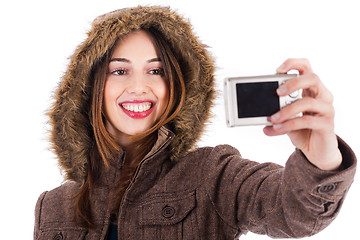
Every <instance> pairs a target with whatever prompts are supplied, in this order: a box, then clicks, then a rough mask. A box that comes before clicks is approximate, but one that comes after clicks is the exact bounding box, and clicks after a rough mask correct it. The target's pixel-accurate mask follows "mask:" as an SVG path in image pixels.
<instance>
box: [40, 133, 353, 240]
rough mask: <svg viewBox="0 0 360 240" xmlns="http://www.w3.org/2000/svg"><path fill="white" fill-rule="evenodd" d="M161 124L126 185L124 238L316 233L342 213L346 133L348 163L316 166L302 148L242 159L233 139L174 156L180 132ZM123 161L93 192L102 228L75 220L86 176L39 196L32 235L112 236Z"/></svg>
mask: <svg viewBox="0 0 360 240" xmlns="http://www.w3.org/2000/svg"><path fill="white" fill-rule="evenodd" d="M159 132H160V134H159V135H160V137H159V140H158V143H157V144H156V146H155V148H154V149H153V151H152V152H151V153H150V154H149V155H148V156H147V157H146V158H145V159H144V160H143V161H142V163H141V165H140V166H139V168H138V170H137V174H136V177H135V179H134V181H133V183H132V184H131V186H130V187H129V188H128V189H127V192H126V193H125V196H124V200H123V203H122V205H121V209H120V210H119V219H118V222H117V224H118V235H119V239H129V240H133V239H235V238H236V237H238V236H240V235H241V234H244V233H246V232H247V231H252V232H254V233H259V234H267V235H269V236H271V237H281V238H288V237H304V236H310V235H313V234H315V233H317V232H319V231H320V230H322V229H323V228H325V227H326V226H327V225H328V224H330V222H331V221H332V220H333V219H334V218H335V216H336V215H337V214H338V212H339V210H340V207H341V205H342V203H343V201H344V197H345V195H346V193H347V191H348V189H349V187H350V185H351V183H352V181H353V176H354V173H355V166H356V160H355V156H354V154H353V152H352V151H351V150H350V148H349V147H348V146H347V145H346V144H345V143H344V142H343V141H342V140H340V139H339V146H340V149H341V152H342V154H343V157H344V163H343V166H342V168H343V170H341V171H333V172H328V171H322V170H319V169H318V168H316V167H314V166H313V165H312V164H311V163H309V162H308V161H307V160H306V158H305V157H304V155H303V154H302V153H301V152H300V151H295V152H294V153H293V154H292V155H291V157H290V158H289V160H288V161H287V163H286V167H285V168H283V167H281V166H279V165H276V164H273V163H264V164H259V163H256V162H252V161H249V160H247V159H244V158H242V157H241V155H240V154H239V152H238V151H237V150H236V149H234V148H232V147H230V146H227V145H221V146H217V147H215V148H210V147H208V148H200V149H197V150H196V151H193V152H191V153H189V154H188V155H187V156H186V157H184V158H183V159H182V160H181V161H179V162H177V163H174V162H173V161H171V160H170V159H169V152H168V145H169V143H170V142H171V140H172V138H173V137H174V135H173V134H172V133H171V132H170V131H168V130H167V129H166V128H162V129H161V130H160V131H159ZM121 161H122V158H121V157H120V158H119V162H118V165H117V166H116V165H114V166H112V167H110V168H108V169H107V170H106V171H105V172H104V173H103V176H102V181H101V183H99V184H98V186H96V188H95V190H94V192H93V198H92V203H93V206H92V209H93V213H94V219H95V222H96V223H97V224H98V226H97V228H96V229H94V230H87V229H83V228H81V227H79V226H77V225H76V223H75V222H74V221H73V208H74V202H73V200H72V199H71V196H72V195H74V194H75V193H76V191H77V189H78V188H79V186H80V184H78V183H75V182H66V183H64V184H63V185H62V186H60V187H58V188H56V189H54V190H52V191H50V192H44V193H43V194H42V195H41V196H40V198H39V200H38V203H37V205H36V219H35V233H34V238H35V239H46V240H48V239H94V240H95V239H96V240H98V239H106V234H107V232H108V228H109V224H110V222H111V216H110V213H109V211H110V210H109V205H108V199H109V196H110V195H111V191H110V188H111V184H112V183H113V182H114V181H115V179H116V178H117V177H119V168H120V167H121ZM56 237H58V238H56Z"/></svg>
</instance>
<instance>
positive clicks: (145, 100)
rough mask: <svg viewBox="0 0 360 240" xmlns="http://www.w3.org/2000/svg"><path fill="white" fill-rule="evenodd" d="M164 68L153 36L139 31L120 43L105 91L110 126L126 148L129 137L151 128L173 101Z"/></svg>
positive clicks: (108, 74)
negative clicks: (170, 100)
mask: <svg viewBox="0 0 360 240" xmlns="http://www.w3.org/2000/svg"><path fill="white" fill-rule="evenodd" d="M163 72H164V71H163V67H162V63H161V62H160V59H159V57H158V55H157V53H156V50H155V46H154V44H153V42H152V40H151V38H150V36H149V35H148V34H147V33H146V32H145V31H135V32H132V33H130V34H129V35H127V36H126V37H125V38H124V39H122V40H121V41H119V42H118V44H117V45H116V46H115V49H114V52H113V54H112V56H111V60H110V63H109V66H108V73H107V78H106V83H105V92H104V114H105V117H106V123H105V126H106V129H107V130H108V131H109V133H110V134H111V135H112V136H113V137H115V139H116V140H117V141H118V143H119V144H120V145H121V146H123V147H126V145H128V144H129V143H130V141H129V137H130V136H132V135H135V134H138V133H142V132H144V131H146V130H148V129H149V128H151V127H152V126H153V125H154V124H155V123H156V122H157V121H158V120H159V118H160V116H161V115H162V114H163V112H164V111H165V108H166V105H167V103H168V101H169V93H168V92H169V91H168V86H167V82H166V80H165V79H164V76H163Z"/></svg>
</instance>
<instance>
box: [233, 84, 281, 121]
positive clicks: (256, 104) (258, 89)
mask: <svg viewBox="0 0 360 240" xmlns="http://www.w3.org/2000/svg"><path fill="white" fill-rule="evenodd" d="M278 87H279V83H278V82H277V81H276V82H256V83H237V84H236V98H237V109H238V118H248V117H265V116H270V115H272V114H274V113H276V112H277V111H279V110H280V103H279V97H278V95H277V94H276V89H277V88H278Z"/></svg>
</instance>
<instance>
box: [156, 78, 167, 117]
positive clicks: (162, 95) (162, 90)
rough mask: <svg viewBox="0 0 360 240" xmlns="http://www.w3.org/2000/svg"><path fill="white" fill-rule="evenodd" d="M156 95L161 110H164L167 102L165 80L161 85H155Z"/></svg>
mask: <svg viewBox="0 0 360 240" xmlns="http://www.w3.org/2000/svg"><path fill="white" fill-rule="evenodd" d="M156 89H157V97H158V99H159V100H160V102H161V105H162V108H163V110H165V107H166V105H167V103H168V102H169V88H168V86H167V84H166V83H165V82H163V83H162V84H161V85H159V86H157V88H156Z"/></svg>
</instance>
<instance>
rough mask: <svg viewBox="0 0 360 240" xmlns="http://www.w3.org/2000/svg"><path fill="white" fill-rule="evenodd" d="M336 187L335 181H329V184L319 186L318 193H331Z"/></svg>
mask: <svg viewBox="0 0 360 240" xmlns="http://www.w3.org/2000/svg"><path fill="white" fill-rule="evenodd" d="M335 188H336V186H335V184H334V183H329V184H325V185H322V186H320V187H319V188H318V193H320V194H321V193H330V192H332V191H334V190H335Z"/></svg>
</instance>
